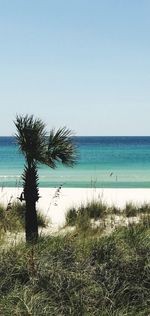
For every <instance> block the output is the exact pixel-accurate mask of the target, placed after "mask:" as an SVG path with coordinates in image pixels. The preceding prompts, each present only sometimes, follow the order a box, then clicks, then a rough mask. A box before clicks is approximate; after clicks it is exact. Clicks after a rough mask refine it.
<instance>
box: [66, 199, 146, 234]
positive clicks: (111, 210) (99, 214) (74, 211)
mask: <svg viewBox="0 0 150 316" xmlns="http://www.w3.org/2000/svg"><path fill="white" fill-rule="evenodd" d="M115 216H117V217H120V222H121V221H122V218H123V217H124V219H129V218H135V219H137V220H139V219H142V220H143V221H144V222H150V205H149V204H146V203H144V204H142V205H141V206H138V205H135V204H134V203H131V202H130V203H127V204H126V205H125V207H124V208H123V209H120V208H119V207H116V206H112V207H110V206H108V205H107V204H106V203H103V202H102V201H91V202H88V203H87V204H86V205H81V206H79V207H78V208H71V209H69V210H68V212H67V214H66V225H68V226H76V228H78V229H80V230H82V231H84V230H86V228H89V227H90V226H91V223H92V221H91V220H94V222H95V221H99V224H103V228H104V229H106V224H107V222H108V224H109V225H110V221H108V219H110V220H112V222H113V221H114V220H115ZM118 221H119V219H118ZM120 222H119V223H120ZM113 224H114V223H113Z"/></svg>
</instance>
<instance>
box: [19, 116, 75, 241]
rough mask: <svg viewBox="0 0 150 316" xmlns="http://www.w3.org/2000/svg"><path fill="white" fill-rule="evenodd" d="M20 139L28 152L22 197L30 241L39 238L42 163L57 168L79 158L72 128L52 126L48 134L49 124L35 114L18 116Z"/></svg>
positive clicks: (22, 149)
mask: <svg viewBox="0 0 150 316" xmlns="http://www.w3.org/2000/svg"><path fill="white" fill-rule="evenodd" d="M15 126H16V128H17V134H16V139H17V143H18V144H19V148H20V150H21V152H22V153H23V154H24V156H25V168H24V172H23V175H22V179H23V193H22V195H21V197H20V200H25V203H26V211H25V231H26V240H27V241H28V242H31V241H34V242H36V241H37V238H38V223H37V213H36V202H37V201H38V200H39V188H38V181H39V177H38V164H39V163H40V164H45V165H47V166H49V167H50V168H55V167H56V166H57V162H61V163H63V164H64V165H66V166H72V165H73V164H74V162H75V147H74V145H73V143H72V140H71V138H70V136H71V131H70V130H68V129H66V128H65V127H64V128H60V129H58V130H57V131H56V132H55V131H54V130H51V132H50V136H49V138H47V137H46V129H45V124H44V123H43V122H42V121H41V120H40V119H35V118H34V117H33V116H28V115H26V116H17V117H16V121H15Z"/></svg>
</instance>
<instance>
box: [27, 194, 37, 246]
mask: <svg viewBox="0 0 150 316" xmlns="http://www.w3.org/2000/svg"><path fill="white" fill-rule="evenodd" d="M25 232H26V241H27V242H36V241H37V239H38V223H37V212H36V202H35V201H31V200H28V199H27V200H26V213H25Z"/></svg>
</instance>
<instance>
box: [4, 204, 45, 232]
mask: <svg viewBox="0 0 150 316" xmlns="http://www.w3.org/2000/svg"><path fill="white" fill-rule="evenodd" d="M37 223H38V226H39V227H46V225H47V222H46V219H45V218H44V216H43V215H42V213H40V212H37ZM24 228H25V204H24V203H23V204H21V203H20V202H17V203H16V202H14V203H13V204H12V205H11V209H8V210H7V208H6V207H5V206H4V205H0V234H1V235H2V234H4V233H5V232H20V231H22V230H23V229H24Z"/></svg>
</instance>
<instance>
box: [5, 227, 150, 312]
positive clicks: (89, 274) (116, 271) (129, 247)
mask: <svg viewBox="0 0 150 316" xmlns="http://www.w3.org/2000/svg"><path fill="white" fill-rule="evenodd" d="M149 236H150V228H149V227H147V226H144V225H143V223H140V224H132V225H129V226H128V227H119V228H118V229H116V230H115V231H114V232H113V233H112V234H111V235H109V236H103V237H101V236H99V238H97V236H96V237H95V238H94V237H93V236H92V238H90V236H89V234H88V231H87V235H86V236H85V235H84V236H83V235H81V234H80V233H78V234H76V235H74V234H69V235H66V236H57V237H50V236H49V237H44V238H41V239H40V240H39V242H38V244H37V245H34V246H32V247H31V246H26V245H25V244H19V245H17V246H16V247H15V248H12V249H9V250H6V251H3V252H2V253H1V255H0V315H3V316H5V315H34V316H38V315H39V316H40V315H56V316H57V315H64V316H65V315H66V316H67V315H74V316H76V315H83V316H84V315H85V316H86V315H90V316H93V315H97V316H99V315H102V316H106V315H129V316H133V315H137V316H141V315H145V316H146V315H148V314H149V313H150V285H149V284H150V238H149Z"/></svg>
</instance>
